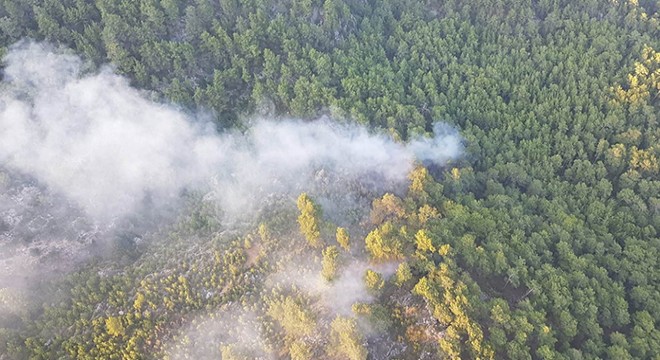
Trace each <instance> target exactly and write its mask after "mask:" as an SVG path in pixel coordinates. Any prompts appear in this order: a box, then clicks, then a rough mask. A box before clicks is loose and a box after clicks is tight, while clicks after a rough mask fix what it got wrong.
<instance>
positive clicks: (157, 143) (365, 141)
mask: <svg viewBox="0 0 660 360" xmlns="http://www.w3.org/2000/svg"><path fill="white" fill-rule="evenodd" d="M4 61H5V70H4V84H3V87H2V88H0V165H1V166H4V167H7V168H10V169H13V170H14V171H18V172H20V173H24V174H28V175H30V176H33V177H34V178H36V179H38V180H39V181H40V182H41V183H42V184H45V185H46V186H48V187H50V188H51V189H52V190H54V191H56V192H59V193H61V194H64V195H65V196H66V197H68V198H69V199H71V200H72V201H74V202H75V203H77V204H78V205H79V206H80V207H82V208H83V209H84V210H85V211H86V212H87V213H88V214H89V215H90V216H91V217H92V218H93V219H95V220H97V221H105V220H110V219H117V218H121V217H124V216H126V215H128V214H132V213H134V212H136V211H137V210H139V209H140V207H141V206H144V204H145V202H146V201H147V200H149V204H151V205H150V206H157V205H158V204H159V202H161V201H168V200H171V199H176V198H177V197H178V196H179V195H180V193H181V192H182V191H183V190H185V189H201V190H203V191H213V194H214V197H215V198H216V199H218V201H219V202H220V206H221V208H222V209H223V211H225V212H226V213H227V214H230V215H232V214H233V215H236V214H241V213H245V212H246V211H247V210H250V209H251V208H253V207H254V206H258V204H259V201H260V198H262V197H264V196H267V195H269V194H272V193H284V194H288V193H291V194H293V193H294V191H295V192H299V191H305V190H306V187H308V186H309V182H310V181H313V179H314V178H315V176H316V175H318V171H320V170H323V171H328V172H333V173H336V174H340V176H345V177H349V178H353V179H360V178H365V179H367V178H368V179H376V180H377V181H381V182H383V183H397V182H398V183H400V182H403V181H405V178H406V174H407V173H408V172H409V170H410V169H411V168H412V167H413V165H414V162H415V160H416V159H417V160H420V161H425V162H434V163H438V164H443V163H444V162H445V161H447V160H448V159H451V158H454V157H456V156H458V155H459V154H460V152H461V141H460V138H459V137H458V135H457V134H456V132H455V131H453V130H452V129H450V128H449V127H448V126H445V125H439V126H436V129H435V130H436V133H435V137H434V138H420V139H415V140H413V141H411V142H409V143H408V144H402V143H398V142H395V141H392V140H391V139H390V138H389V137H387V136H385V135H382V134H374V133H371V132H369V131H368V130H366V129H365V128H362V127H358V126H340V125H337V124H335V123H332V122H330V121H329V120H327V119H325V120H324V119H321V120H318V121H312V122H303V121H296V120H280V121H277V122H275V121H269V120H264V119H257V120H255V121H253V124H252V126H251V127H250V129H249V130H248V131H246V132H244V133H241V132H237V131H233V132H227V133H224V134H221V135H218V134H217V133H216V132H215V130H214V129H213V127H212V126H209V125H208V124H206V123H201V122H199V121H197V122H196V121H194V120H193V119H191V118H189V117H188V116H186V115H185V114H183V113H182V112H180V111H178V110H176V109H175V108H173V107H171V106H167V105H163V104H159V103H156V102H154V101H152V100H150V99H149V98H148V97H147V96H146V95H145V94H144V93H143V92H140V91H138V90H136V89H133V88H131V86H130V85H129V82H128V81H127V80H126V79H125V78H123V77H121V76H119V75H116V74H114V73H113V72H112V71H111V70H110V69H108V68H106V69H104V70H102V71H100V72H96V73H85V72H84V64H83V62H82V61H81V60H80V59H79V58H77V57H75V56H72V55H66V54H63V53H62V52H61V51H56V50H53V49H52V48H50V47H49V46H47V45H43V44H37V43H25V42H24V43H20V44H18V45H15V46H13V47H12V48H10V50H9V52H8V54H7V55H6V57H5V59H4Z"/></svg>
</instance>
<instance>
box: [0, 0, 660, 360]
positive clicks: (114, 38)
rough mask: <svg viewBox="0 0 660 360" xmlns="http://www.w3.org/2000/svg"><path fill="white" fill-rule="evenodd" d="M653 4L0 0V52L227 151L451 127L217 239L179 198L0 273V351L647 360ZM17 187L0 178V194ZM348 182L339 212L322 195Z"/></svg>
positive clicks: (656, 226)
mask: <svg viewBox="0 0 660 360" xmlns="http://www.w3.org/2000/svg"><path fill="white" fill-rule="evenodd" d="M658 11H660V2H654V1H651V0H649V1H644V0H609V1H604V0H585V1H562V0H538V1H537V0H533V1H509V2H503V1H500V0H474V1H461V0H448V1H412V0H383V1H369V0H356V1H346V0H325V1H321V0H273V1H256V0H136V1H127V0H96V1H85V0H23V1H17V0H0V46H1V50H0V54H8V53H10V52H11V51H12V50H11V49H12V47H15V46H16V45H13V44H15V43H17V42H23V43H25V42H28V41H39V42H45V43H49V44H52V46H53V48H58V49H69V50H60V51H65V52H67V53H70V54H75V55H77V56H80V57H81V58H82V59H83V62H84V64H85V65H84V66H83V68H84V70H83V72H85V73H90V74H93V73H97V72H99V71H101V72H102V71H110V72H113V73H117V74H120V75H121V76H124V77H126V78H127V79H129V80H128V81H129V82H130V85H131V86H133V87H135V88H137V89H139V91H140V94H143V96H145V97H148V98H149V99H151V100H152V101H155V102H157V103H160V104H168V105H167V106H170V107H172V108H175V109H177V110H178V111H181V112H182V113H185V114H189V115H190V116H191V117H195V116H197V115H196V114H200V113H202V114H204V115H199V116H203V117H206V118H210V119H211V122H212V123H213V124H214V126H215V127H216V128H217V132H218V133H221V134H222V133H231V132H241V131H248V129H249V128H250V126H251V124H252V122H253V119H254V118H255V117H268V118H273V119H276V120H275V121H284V120H281V119H292V118H293V119H302V120H301V122H300V124H303V123H306V122H314V121H316V119H319V118H321V117H323V118H324V119H326V120H324V121H330V122H336V123H338V124H342V126H363V127H366V128H368V129H369V131H371V132H373V133H378V134H385V135H386V136H388V137H389V138H391V139H393V141H394V142H396V143H399V144H405V143H407V142H409V141H412V140H413V139H418V138H424V137H426V138H428V137H430V136H431V135H432V134H433V133H434V125H435V124H436V123H438V122H442V123H445V124H448V125H449V126H451V127H452V128H453V129H455V130H456V132H457V133H458V134H459V135H460V137H461V138H462V146H463V152H462V154H461V155H460V156H457V157H451V158H448V159H447V161H445V162H443V163H440V164H437V163H426V162H424V161H419V162H417V163H415V164H414V166H412V167H411V169H409V171H408V174H407V179H406V180H405V181H404V182H405V186H393V187H391V188H388V187H386V186H383V187H367V188H362V187H363V186H364V185H363V184H362V183H361V182H360V181H362V180H359V179H357V180H356V179H348V180H345V183H342V184H343V185H342V186H337V187H329V188H328V189H329V190H326V191H325V192H324V190H323V189H320V190H319V188H317V189H303V188H301V189H299V190H300V191H298V192H297V193H296V194H295V195H293V196H280V197H278V196H269V197H266V196H264V198H263V200H262V201H261V204H262V205H263V206H262V207H261V208H260V210H258V211H257V210H255V211H254V214H253V216H251V217H250V219H249V220H246V221H241V222H240V223H234V224H232V225H228V224H227V223H226V222H224V221H223V220H222V219H223V214H222V212H223V210H222V209H218V207H217V206H215V204H214V202H213V201H212V200H209V197H208V196H204V194H200V193H198V192H194V191H191V192H190V193H187V194H185V205H184V206H182V210H180V211H179V212H177V213H176V215H168V216H163V217H162V218H161V217H158V216H154V217H151V218H149V219H150V220H149V224H148V225H144V224H142V225H131V226H129V227H128V228H127V229H128V230H125V231H122V233H121V235H117V236H113V237H111V239H109V240H106V241H105V242H104V245H103V246H102V247H103V249H101V250H98V251H97V252H96V253H94V254H93V255H89V256H87V257H86V258H85V259H84V260H81V261H80V262H79V264H77V265H75V266H72V268H71V269H69V270H67V271H64V272H63V273H62V274H60V275H57V276H52V277H46V278H45V279H44V281H43V282H38V281H36V282H33V283H32V285H30V286H26V287H21V288H20V289H13V288H12V286H9V285H6V284H3V283H2V282H0V359H3V360H4V359H69V358H70V359H162V358H165V359H206V358H216V359H217V358H221V359H257V358H258V359H280V358H281V359H289V358H290V359H660V260H659V259H660V236H659V234H658V231H659V230H660V162H659V160H658V158H659V157H660V145H658V144H659V140H660V126H658V121H659V120H660V15H659V12H658ZM26 39H30V40H26ZM19 44H20V43H19ZM6 87H7V85H6V84H5V81H3V83H2V84H0V90H2V89H3V88H6ZM26 96H27V95H26ZM2 106H5V105H4V104H2V103H0V107H2ZM278 119H280V120H278ZM328 119H330V120H328ZM156 120H157V119H156ZM294 124H295V123H294ZM0 131H5V130H4V128H3V127H0ZM385 135H382V136H385ZM35 146H39V145H38V144H35ZM391 166H397V165H396V164H392V165H391ZM317 170H318V169H317ZM328 173H329V172H323V170H322V169H321V170H320V171H317V172H316V173H315V174H314V175H315V176H316V178H317V180H318V181H317V182H318V183H319V184H321V183H323V182H324V181H327V182H336V181H338V182H341V181H344V180H337V179H335V178H332V174H328ZM20 176H22V175H19V174H15V173H14V171H13V170H11V169H9V167H6V166H5V164H2V163H0V190H1V191H2V192H4V193H5V194H9V193H10V192H11V191H17V190H16V189H17V188H18V187H20V185H17V184H19V183H21V178H20ZM254 176H259V175H258V174H255V175H254ZM326 177H327V178H326ZM319 179H320V180H319ZM239 181H240V179H239ZM361 184H362V185H361ZM319 187H321V185H319ZM340 188H341V189H350V191H352V192H353V193H355V194H359V196H357V197H356V200H355V202H354V206H352V207H350V208H336V207H333V206H332V203H330V202H327V201H325V200H323V199H326V198H331V199H332V198H333V196H336V197H337V198H339V197H340V196H341V194H336V193H337V192H339V191H340ZM44 197H45V195H44ZM7 198H8V197H7ZM3 199H5V197H0V205H2V204H4V203H3V202H2V201H4V200H3ZM34 201H36V202H38V201H39V200H34ZM44 201H45V200H44ZM44 201H41V203H40V204H42V203H44ZM53 201H54V200H53ZM342 201H344V200H342ZM338 203H340V204H342V202H341V201H339V202H338ZM3 206H4V205H3ZM3 206H0V213H1V214H3V216H4V215H5V213H2V211H5V208H4V207H3ZM77 211H82V210H77ZM145 217H146V215H145ZM136 218H137V216H136V217H134V218H132V220H131V221H132V222H131V221H128V222H127V223H129V224H135V223H137V222H139V221H138V220H136ZM163 218H167V219H168V220H167V221H165V220H162V219H163ZM63 219H64V220H66V219H68V218H66V217H63ZM3 221H4V222H3ZM67 221H70V220H67ZM10 225H11V224H9V222H8V221H6V220H0V233H8V232H9V231H15V230H16V229H15V228H12V227H11V226H10ZM12 226H13V225H12ZM145 229H146V230H145ZM62 232H63V233H66V231H64V230H62ZM37 236H39V235H38V234H37ZM2 239H4V237H0V240H2ZM31 241H33V240H32V239H23V240H21V242H22V243H23V244H28V245H26V246H28V247H29V243H30V242H31ZM2 251H3V250H0V256H2V253H1V252H2ZM32 255H33V256H35V257H40V256H43V255H44V254H42V253H39V251H38V250H33V251H32ZM43 261H48V259H47V258H45V260H43ZM0 271H2V270H0ZM2 278H3V277H2V276H0V280H2ZM45 280H47V281H45ZM3 286H6V288H3Z"/></svg>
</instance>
